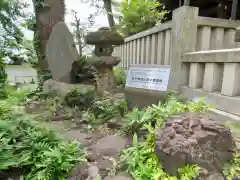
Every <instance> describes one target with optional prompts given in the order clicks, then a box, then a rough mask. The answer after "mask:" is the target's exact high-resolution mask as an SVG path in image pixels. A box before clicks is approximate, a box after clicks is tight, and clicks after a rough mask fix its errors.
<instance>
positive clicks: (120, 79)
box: [113, 67, 126, 86]
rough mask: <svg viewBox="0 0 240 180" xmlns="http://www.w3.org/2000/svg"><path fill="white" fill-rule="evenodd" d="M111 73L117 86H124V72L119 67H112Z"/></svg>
mask: <svg viewBox="0 0 240 180" xmlns="http://www.w3.org/2000/svg"><path fill="white" fill-rule="evenodd" d="M113 75H114V79H115V82H116V83H117V85H118V86H124V85H125V81H126V72H125V70H124V69H122V68H120V67H114V68H113Z"/></svg>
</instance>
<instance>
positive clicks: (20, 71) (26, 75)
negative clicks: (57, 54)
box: [5, 64, 37, 84]
mask: <svg viewBox="0 0 240 180" xmlns="http://www.w3.org/2000/svg"><path fill="white" fill-rule="evenodd" d="M5 70H6V73H7V81H8V83H13V84H15V83H31V82H34V83H35V84H36V83H37V70H36V69H34V68H33V67H31V66H29V65H28V64H22V65H7V66H6V69H5Z"/></svg>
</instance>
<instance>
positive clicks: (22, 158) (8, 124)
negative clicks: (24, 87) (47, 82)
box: [0, 114, 86, 180]
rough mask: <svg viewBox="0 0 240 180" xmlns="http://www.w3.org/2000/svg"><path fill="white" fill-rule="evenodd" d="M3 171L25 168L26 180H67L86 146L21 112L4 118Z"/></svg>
mask: <svg viewBox="0 0 240 180" xmlns="http://www.w3.org/2000/svg"><path fill="white" fill-rule="evenodd" d="M0 132H1V133H0V170H3V171H4V170H9V169H11V168H21V169H22V170H23V177H24V178H25V179H26V180H40V179H44V180H53V179H58V180H64V179H65V178H66V177H67V176H68V175H69V173H70V172H71V169H72V168H73V167H74V166H75V165H76V164H77V163H81V162H84V161H85V155H86V153H85V149H84V148H83V147H82V145H81V144H79V143H78V142H67V141H64V140H62V139H61V138H58V136H57V135H56V134H55V133H54V132H53V131H50V130H48V129H46V128H45V127H41V126H39V125H38V124H37V123H35V122H34V121H33V120H30V119H28V118H26V117H24V116H22V115H20V114H11V115H9V116H8V117H4V118H2V117H1V119H0Z"/></svg>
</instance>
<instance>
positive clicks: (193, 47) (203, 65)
mask: <svg viewBox="0 0 240 180" xmlns="http://www.w3.org/2000/svg"><path fill="white" fill-rule="evenodd" d="M238 26H240V21H233V20H226V19H215V18H206V17H199V16H198V8H196V7H190V6H182V7H180V8H178V9H176V10H174V12H173V17H172V21H170V22H167V23H164V24H160V25H159V26H156V27H154V28H151V29H149V30H147V31H144V32H141V33H138V34H136V35H134V36H131V37H128V38H126V39H125V43H124V44H123V45H121V46H120V50H118V53H115V55H118V56H120V57H121V59H122V62H121V66H122V67H123V68H124V69H128V67H129V65H131V64H157V65H171V74H170V81H169V88H170V89H172V90H175V91H181V92H182V94H183V95H184V96H185V97H187V98H189V99H192V98H196V97H200V96H204V97H206V100H207V102H209V103H210V104H214V105H215V106H216V108H217V109H220V110H223V111H226V112H229V113H232V114H236V115H240V48H239V47H240V43H237V42H235V41H234V38H235V32H236V28H237V27H238ZM116 52H117V51H116Z"/></svg>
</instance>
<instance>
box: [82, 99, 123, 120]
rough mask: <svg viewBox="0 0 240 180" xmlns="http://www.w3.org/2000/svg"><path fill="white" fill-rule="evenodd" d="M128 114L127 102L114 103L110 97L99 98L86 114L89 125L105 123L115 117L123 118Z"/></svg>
mask: <svg viewBox="0 0 240 180" xmlns="http://www.w3.org/2000/svg"><path fill="white" fill-rule="evenodd" d="M126 112H127V102H126V101H125V100H119V101H113V99H111V98H109V97H98V98H96V99H95V100H94V103H93V105H92V107H91V108H89V109H88V111H87V113H85V117H87V119H88V121H89V123H91V122H92V123H104V122H106V121H108V120H110V119H112V118H114V117H123V116H124V115H125V114H126Z"/></svg>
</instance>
